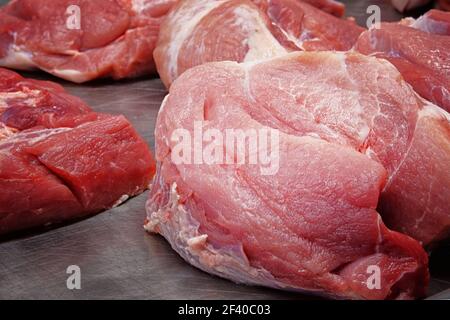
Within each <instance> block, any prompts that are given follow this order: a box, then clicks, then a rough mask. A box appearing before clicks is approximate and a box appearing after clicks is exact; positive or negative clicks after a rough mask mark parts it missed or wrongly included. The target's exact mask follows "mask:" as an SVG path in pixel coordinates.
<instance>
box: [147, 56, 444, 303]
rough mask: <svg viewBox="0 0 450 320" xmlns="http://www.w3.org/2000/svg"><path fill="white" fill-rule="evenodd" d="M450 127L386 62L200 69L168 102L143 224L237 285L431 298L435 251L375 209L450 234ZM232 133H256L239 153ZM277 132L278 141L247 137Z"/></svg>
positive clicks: (422, 230) (323, 59)
mask: <svg viewBox="0 0 450 320" xmlns="http://www.w3.org/2000/svg"><path fill="white" fill-rule="evenodd" d="M448 121H449V120H448V114H446V113H445V111H443V110H441V109H440V108H438V107H436V106H435V105H432V104H431V103H429V102H427V101H425V100H423V99H422V98H421V97H419V96H418V95H417V94H416V93H415V92H414V91H413V90H412V89H411V88H410V86H409V85H408V84H407V83H406V82H404V81H403V79H402V78H401V75H400V74H399V73H398V71H397V70H396V69H395V68H394V67H393V66H392V65H391V64H390V63H389V62H387V61H385V60H381V59H377V58H374V57H367V56H364V55H361V54H357V53H332V52H314V53H309V52H298V53H290V54H287V55H285V56H282V57H278V58H274V59H268V60H265V61H259V62H247V63H241V64H238V63H235V62H216V63H207V64H203V65H201V66H197V67H195V68H192V69H189V70H187V71H186V72H185V73H183V74H182V75H181V76H180V77H179V78H178V79H177V80H176V81H175V82H174V83H173V85H172V87H171V88H170V92H169V94H168V96H167V97H166V99H165V100H164V102H163V105H162V106H161V110H160V113H159V116H158V120H157V125H156V158H157V163H158V165H157V173H156V177H155V180H154V182H153V184H152V187H151V192H150V196H149V200H148V202H147V220H146V223H145V228H146V230H148V231H150V232H156V233H159V234H161V235H163V236H164V237H165V238H166V239H167V240H168V241H169V242H170V243H171V245H172V247H173V248H174V249H175V250H176V251H177V252H178V253H179V254H180V255H181V256H182V257H183V258H184V259H186V260H187V261H188V262H189V263H191V264H193V265H194V266H196V267H198V268H200V269H203V270H205V271H207V272H209V273H213V274H215V275H218V276H221V277H224V278H228V279H231V280H233V281H236V282H240V283H248V284H257V285H263V286H269V287H275V288H283V289H289V290H300V291H302V290H303V291H308V292H312V293H317V294H326V295H328V296H332V297H341V298H342V297H344V298H354V299H385V298H388V299H392V298H398V299H403V298H413V297H419V296H422V295H423V294H424V292H425V287H426V285H427V281H428V271H427V255H426V253H425V251H424V250H423V249H422V246H421V245H420V243H419V242H418V241H416V240H414V239H412V238H411V237H408V236H406V235H403V234H401V233H398V232H396V231H391V230H389V229H388V228H387V227H386V226H385V224H384V223H383V220H382V218H381V216H380V215H379V214H378V212H377V207H378V208H379V210H380V212H381V213H382V214H383V217H385V218H386V219H387V220H388V221H389V222H390V223H392V225H393V226H394V227H395V228H396V229H397V230H401V231H404V232H407V233H409V234H410V235H412V236H415V237H417V238H418V239H419V240H422V241H424V242H426V243H428V242H430V241H433V240H438V239H441V238H442V237H444V236H445V235H446V234H447V233H448V231H449V226H450V216H449V212H450V210H449V201H448V199H449V196H450V171H449V170H448V169H449V168H448V164H449V160H450V137H449V132H450V131H449V128H450V127H449V122H448ZM199 128H200V129H201V132H207V133H205V134H204V135H203V136H202V135H200V136H202V137H203V138H202V139H197V138H196V136H197V137H198V136H199V132H200V131H199ZM230 130H232V131H233V130H238V131H241V132H249V134H248V135H244V137H245V139H247V138H248V139H247V140H245V141H244V142H243V143H242V144H241V148H240V147H238V146H237V142H236V141H237V139H236V140H232V142H231V144H227V142H225V141H229V139H226V138H225V137H227V132H229V131H230ZM267 131H271V132H272V131H273V132H274V134H275V133H278V134H277V135H275V136H278V140H277V139H274V140H272V139H271V138H270V139H269V138H266V139H263V138H264V136H262V138H261V137H259V140H257V141H255V140H251V138H249V137H251V132H258V133H260V132H267ZM269 140H270V141H271V142H270V148H269V149H271V151H272V152H273V151H276V152H273V154H275V155H276V157H273V158H271V157H269V158H270V159H277V160H278V161H274V163H278V165H277V166H275V167H276V168H277V170H274V171H271V172H270V173H268V172H264V173H263V170H262V169H267V166H268V165H267V162H263V161H261V162H258V161H256V162H255V161H254V162H252V161H250V160H249V159H251V157H252V156H255V155H257V154H259V155H261V154H266V153H267V150H266V149H265V147H267V145H268V144H269V143H266V144H264V143H262V142H261V141H266V142H267V141H269ZM251 141H253V142H251ZM258 142H261V143H258ZM186 145H189V146H191V145H192V148H184V147H183V148H180V146H186ZM243 145H244V146H246V147H247V148H248V154H246V155H244V156H242V155H241V156H239V153H238V151H236V150H241V151H242V146H243ZM244 149H245V147H244ZM199 150H200V153H199ZM202 150H203V153H201V151H202ZM269 153H271V152H269ZM199 154H200V156H199ZM202 155H203V156H204V157H205V155H209V156H207V157H206V158H205V159H203V158H202ZM211 157H212V158H211ZM208 159H209V160H208ZM243 159H244V160H243ZM370 270H378V271H379V276H380V286H378V287H377V288H375V287H376V286H372V285H369V284H368V282H370V279H369V278H370V276H371V273H370Z"/></svg>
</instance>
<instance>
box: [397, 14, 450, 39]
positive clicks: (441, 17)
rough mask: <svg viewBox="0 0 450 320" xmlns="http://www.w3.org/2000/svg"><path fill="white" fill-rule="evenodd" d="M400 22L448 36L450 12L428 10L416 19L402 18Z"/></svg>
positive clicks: (449, 33)
mask: <svg viewBox="0 0 450 320" xmlns="http://www.w3.org/2000/svg"><path fill="white" fill-rule="evenodd" d="M401 24H403V25H406V26H409V27H412V28H415V29H418V30H421V31H424V32H428V33H432V34H440V35H447V36H450V12H445V11H441V10H430V11H428V12H427V13H425V14H424V15H423V16H421V17H419V18H418V19H417V20H416V19H413V18H406V19H403V20H402V21H401Z"/></svg>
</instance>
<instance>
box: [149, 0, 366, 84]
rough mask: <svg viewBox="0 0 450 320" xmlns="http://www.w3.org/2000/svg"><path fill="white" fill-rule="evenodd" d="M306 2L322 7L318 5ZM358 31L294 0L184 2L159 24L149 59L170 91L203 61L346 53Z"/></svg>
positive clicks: (306, 4) (307, 4)
mask: <svg viewBox="0 0 450 320" xmlns="http://www.w3.org/2000/svg"><path fill="white" fill-rule="evenodd" d="M307 2H310V3H315V5H317V6H318V7H321V8H324V7H323V1H307ZM320 4H322V6H321V5H320ZM325 9H326V7H325ZM328 11H333V10H328ZM363 30H364V29H363V28H361V27H359V26H357V25H356V24H355V23H354V21H350V20H344V19H339V18H336V17H334V16H332V15H330V14H328V13H326V12H324V11H322V10H319V9H317V8H315V7H314V6H311V5H310V4H309V3H306V2H304V1H299V0H213V1H211V0H186V1H181V2H179V3H178V4H177V5H175V6H174V7H173V8H172V10H171V11H170V13H169V14H168V15H167V18H166V19H165V20H164V22H163V23H162V25H161V32H160V37H159V40H158V43H157V47H156V49H155V51H154V58H155V62H156V66H157V69H158V73H159V75H160V77H161V80H162V81H163V82H164V84H165V85H166V87H169V86H170V84H171V83H172V82H173V81H174V80H175V79H176V78H177V77H178V76H179V75H180V74H181V73H183V72H184V71H185V70H187V69H189V68H191V67H194V66H196V65H200V64H203V63H205V62H211V61H224V60H231V61H237V62H243V61H253V60H259V59H265V58H270V57H275V56H278V55H283V54H285V53H287V52H290V51H298V50H307V51H313V50H344V51H345V50H349V49H350V48H352V46H353V45H354V43H355V42H356V40H357V38H358V36H359V35H360V33H361V32H362V31H363Z"/></svg>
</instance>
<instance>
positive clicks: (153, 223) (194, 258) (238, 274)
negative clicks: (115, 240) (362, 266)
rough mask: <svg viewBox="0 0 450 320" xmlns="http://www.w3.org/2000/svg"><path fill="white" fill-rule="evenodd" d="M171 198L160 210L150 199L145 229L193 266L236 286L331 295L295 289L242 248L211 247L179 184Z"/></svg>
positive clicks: (173, 186) (170, 194)
mask: <svg viewBox="0 0 450 320" xmlns="http://www.w3.org/2000/svg"><path fill="white" fill-rule="evenodd" d="M154 183H157V184H159V183H161V181H157V180H156V181H154ZM168 196H169V200H168V202H167V204H166V205H164V206H161V207H157V206H156V205H155V204H154V203H153V201H152V199H151V198H150V199H149V200H148V201H147V204H146V209H147V221H148V222H147V223H146V224H145V225H144V229H145V230H147V231H148V232H153V233H159V234H161V235H162V236H163V237H165V238H166V239H167V241H168V242H169V243H170V244H171V246H172V248H173V249H174V250H175V251H176V252H177V253H178V254H179V255H180V256H181V257H183V259H185V260H186V261H187V262H189V263H190V264H192V265H193V266H195V267H197V268H199V269H201V270H203V271H205V272H208V273H211V274H214V275H217V276H219V277H222V278H226V279H229V280H232V281H234V282H237V283H245V284H250V285H262V286H267V287H272V288H277V289H284V290H290V291H297V292H309V293H311V292H314V293H316V294H319V295H325V296H330V295H327V293H325V292H323V291H321V290H318V289H313V288H299V287H293V286H290V285H288V284H285V283H283V282H280V281H278V280H276V279H275V278H274V277H273V275H272V274H271V273H270V272H269V271H267V270H266V269H264V268H258V267H253V266H251V265H250V262H249V260H248V258H247V256H246V255H245V252H244V250H243V248H242V247H239V246H235V247H231V246H227V247H222V248H218V247H215V246H213V245H211V244H210V243H208V235H207V234H204V233H200V232H199V226H200V224H199V222H198V221H197V220H196V219H195V218H194V217H193V216H192V215H191V214H190V212H189V211H188V209H187V208H186V207H185V206H184V205H183V204H181V203H180V202H179V200H180V196H179V195H178V192H177V184H176V183H173V184H172V185H171V187H170V190H169V195H168ZM333 297H334V298H336V296H333ZM355 298H357V297H355Z"/></svg>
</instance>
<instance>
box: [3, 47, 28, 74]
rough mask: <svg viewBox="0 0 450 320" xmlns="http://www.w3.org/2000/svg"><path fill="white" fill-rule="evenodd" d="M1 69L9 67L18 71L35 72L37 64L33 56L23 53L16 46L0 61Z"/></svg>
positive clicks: (10, 48)
mask: <svg viewBox="0 0 450 320" xmlns="http://www.w3.org/2000/svg"><path fill="white" fill-rule="evenodd" d="M0 67H7V68H11V69H17V70H33V69H36V64H35V63H34V62H33V55H32V54H31V53H30V52H27V51H23V50H22V49H20V48H19V47H17V46H16V45H14V44H13V45H11V46H10V47H9V50H8V54H7V55H6V56H5V57H3V58H2V59H0Z"/></svg>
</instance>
